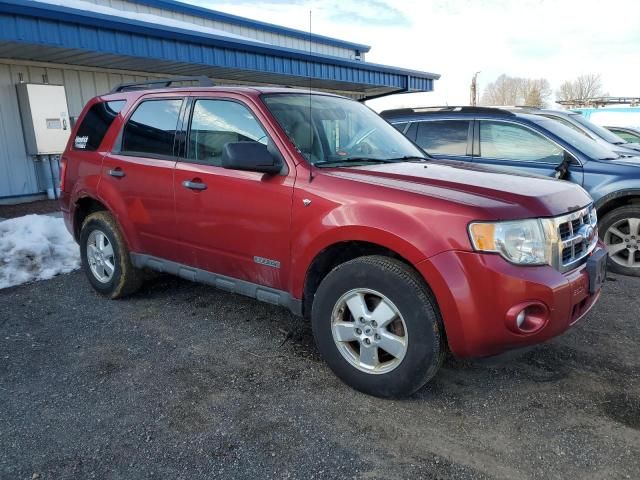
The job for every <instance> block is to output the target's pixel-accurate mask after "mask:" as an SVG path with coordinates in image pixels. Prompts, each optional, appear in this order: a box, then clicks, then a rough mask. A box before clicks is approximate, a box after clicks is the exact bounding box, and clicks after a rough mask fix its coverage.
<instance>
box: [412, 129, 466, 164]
mask: <svg viewBox="0 0 640 480" xmlns="http://www.w3.org/2000/svg"><path fill="white" fill-rule="evenodd" d="M470 123H471V122H470V121H469V120H436V121H432V122H420V123H419V126H418V137H417V140H416V143H417V144H418V145H420V146H421V147H422V148H423V149H425V150H426V151H427V153H430V154H435V155H458V156H464V155H466V154H467V139H468V135H469V124H470Z"/></svg>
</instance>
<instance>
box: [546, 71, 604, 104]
mask: <svg viewBox="0 0 640 480" xmlns="http://www.w3.org/2000/svg"><path fill="white" fill-rule="evenodd" d="M602 95H605V93H604V91H603V88H602V78H601V77H600V75H599V74H596V73H588V74H585V75H580V76H579V77H578V78H576V79H575V80H567V81H566V82H564V83H562V85H560V88H559V89H558V91H557V92H556V97H557V98H558V100H565V101H566V100H573V101H575V102H576V104H577V105H579V104H583V103H584V102H585V100H586V99H588V98H592V97H600V96H602Z"/></svg>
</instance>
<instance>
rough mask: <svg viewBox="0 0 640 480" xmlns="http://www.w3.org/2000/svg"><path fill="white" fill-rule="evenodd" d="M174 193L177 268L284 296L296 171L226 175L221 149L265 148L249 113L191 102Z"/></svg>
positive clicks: (236, 106)
mask: <svg viewBox="0 0 640 480" xmlns="http://www.w3.org/2000/svg"><path fill="white" fill-rule="evenodd" d="M188 123H189V125H190V126H189V130H188V135H187V140H186V148H185V153H184V156H183V158H182V159H181V160H180V161H179V162H178V164H177V165H176V170H175V179H174V189H175V196H176V218H177V227H178V232H179V234H180V239H181V243H182V247H181V250H182V253H183V263H185V264H187V265H191V266H195V267H197V268H200V269H203V270H207V271H210V272H214V273H218V274H222V275H226V276H229V277H233V278H238V279H241V280H246V281H249V282H252V283H257V284H260V285H265V286H269V287H272V288H276V289H281V290H284V289H286V285H285V284H284V280H285V279H286V275H287V270H288V268H289V234H290V221H291V201H292V196H293V184H294V181H295V169H293V168H291V169H287V170H288V172H286V173H284V172H283V173H282V174H278V175H269V174H264V173H259V172H250V171H240V170H230V169H225V168H223V167H222V166H221V160H222V149H223V148H224V146H225V144H226V143H228V142H261V143H263V144H267V143H268V142H269V141H270V136H269V135H268V133H267V131H266V129H265V128H264V127H263V126H262V124H261V123H260V120H259V119H258V117H257V116H256V114H255V113H254V112H253V111H252V110H251V109H250V108H249V107H248V106H247V105H246V104H244V103H242V102H240V101H238V100H235V99H230V98H226V99H223V98H214V97H209V98H194V99H193V102H192V107H191V118H190V122H188Z"/></svg>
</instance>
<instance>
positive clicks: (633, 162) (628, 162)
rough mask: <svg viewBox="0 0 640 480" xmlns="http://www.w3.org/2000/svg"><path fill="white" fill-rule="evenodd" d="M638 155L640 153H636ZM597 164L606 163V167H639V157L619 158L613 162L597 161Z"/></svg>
mask: <svg viewBox="0 0 640 480" xmlns="http://www.w3.org/2000/svg"><path fill="white" fill-rule="evenodd" d="M638 153H640V152H638ZM598 161H599V162H602V163H606V164H607V165H610V164H614V165H625V166H633V167H640V156H638V157H635V156H634V157H620V158H616V159H614V160H598Z"/></svg>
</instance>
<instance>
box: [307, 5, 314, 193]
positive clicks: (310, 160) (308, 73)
mask: <svg viewBox="0 0 640 480" xmlns="http://www.w3.org/2000/svg"><path fill="white" fill-rule="evenodd" d="M311 12H312V11H311V10H309V60H308V61H307V80H308V81H309V148H310V151H309V183H311V182H312V181H313V159H312V155H313V118H312V116H311V108H312V106H311V72H310V70H309V69H310V68H311Z"/></svg>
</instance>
